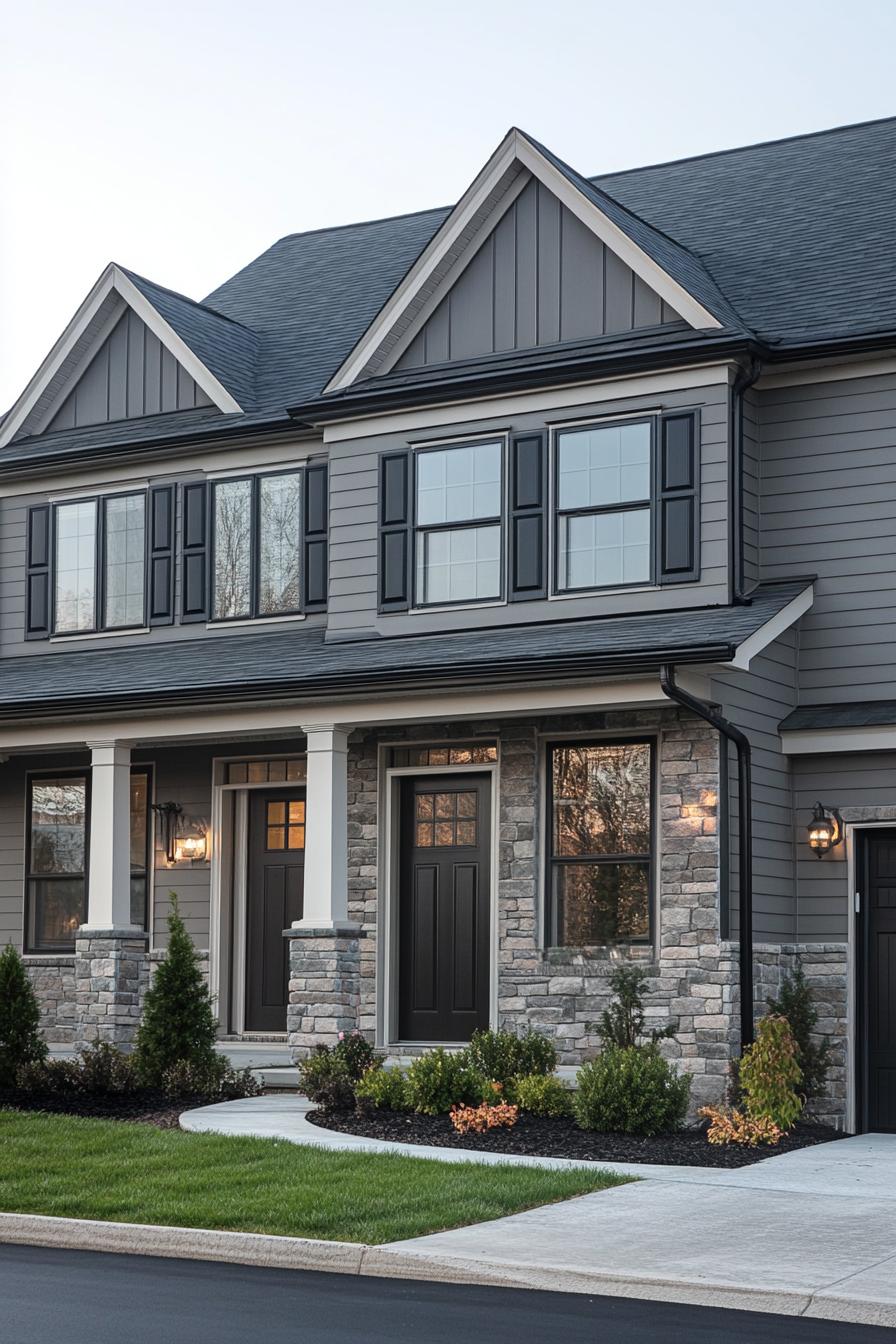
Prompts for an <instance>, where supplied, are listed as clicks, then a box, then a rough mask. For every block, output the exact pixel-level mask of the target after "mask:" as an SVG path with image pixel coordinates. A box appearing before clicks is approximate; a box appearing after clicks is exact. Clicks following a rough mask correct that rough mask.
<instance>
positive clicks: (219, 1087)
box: [162, 1055, 261, 1101]
mask: <svg viewBox="0 0 896 1344" xmlns="http://www.w3.org/2000/svg"><path fill="white" fill-rule="evenodd" d="M162 1091H163V1092H164V1093H165V1096H166V1097H167V1098H168V1100H169V1101H183V1100H186V1099H189V1098H193V1097H202V1098H203V1099H204V1100H208V1101H237V1100H239V1099H240V1098H241V1097H257V1096H258V1095H259V1094H260V1092H261V1086H260V1084H259V1083H258V1082H257V1080H256V1079H255V1078H253V1077H252V1074H251V1073H250V1071H249V1070H248V1069H235V1068H233V1066H232V1065H231V1064H230V1063H229V1062H228V1060H226V1059H225V1058H224V1056H223V1055H218V1056H217V1058H216V1059H215V1060H214V1062H213V1063H211V1064H193V1063H191V1062H190V1060H188V1059H182V1060H180V1061H179V1063H177V1064H172V1065H171V1067H170V1068H168V1069H166V1070H165V1072H164V1074H163V1075H162Z"/></svg>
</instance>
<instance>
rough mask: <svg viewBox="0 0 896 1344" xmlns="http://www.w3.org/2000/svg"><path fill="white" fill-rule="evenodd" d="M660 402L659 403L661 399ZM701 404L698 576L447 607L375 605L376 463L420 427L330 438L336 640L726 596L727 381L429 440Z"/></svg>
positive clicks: (663, 607) (506, 420) (454, 430)
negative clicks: (392, 609)
mask: <svg viewBox="0 0 896 1344" xmlns="http://www.w3.org/2000/svg"><path fill="white" fill-rule="evenodd" d="M660 403H661V404H660ZM694 407H698V408H699V410H700V433H701V442H700V578H699V581H697V582H694V583H683V584H669V585H668V586H666V587H662V588H659V587H645V588H628V589H616V590H615V591H614V590H612V589H607V590H606V591H603V592H601V591H597V592H595V593H593V594H589V595H587V596H582V597H579V596H576V597H562V598H556V599H553V600H545V601H532V602H516V603H512V604H507V603H504V604H495V603H490V604H486V605H483V606H479V607H477V606H463V607H461V608H455V609H451V608H449V609H446V610H442V611H436V610H432V611H422V610H420V611H410V612H404V613H397V612H396V613H390V614H383V613H379V612H378V611H377V593H378V580H377V546H378V534H377V524H378V472H379V460H380V457H381V455H382V454H383V453H386V452H395V451H397V450H401V449H404V448H406V447H407V444H408V442H409V439H410V440H419V439H420V438H421V436H420V435H413V434H412V435H408V434H405V433H402V434H381V435H375V436H370V437H368V438H358V439H357V440H351V439H347V440H344V441H340V442H335V443H331V444H330V445H329V458H330V590H329V606H328V620H327V633H328V638H330V639H348V638H362V637H364V636H365V635H370V634H373V633H376V634H380V635H406V634H418V633H420V634H422V633H425V632H426V631H437V630H451V629H458V628H466V629H482V628H490V627H494V626H497V625H517V624H519V623H521V622H535V621H545V620H550V621H557V620H562V619H563V618H564V617H567V618H570V619H573V618H576V617H583V616H610V615H620V614H624V613H630V612H639V611H668V610H670V609H673V608H679V607H688V606H697V607H699V606H712V605H718V604H724V603H727V601H728V502H727V501H728V386H727V383H720V384H719V385H718V386H712V387H703V388H699V389H685V390H682V391H681V392H669V393H664V394H663V396H662V398H661V399H660V400H659V402H658V400H657V399H656V398H653V399H647V398H641V399H638V398H626V399H620V400H619V401H614V402H606V401H604V402H599V403H596V404H594V405H577V406H575V407H572V408H570V409H568V410H567V409H561V410H552V411H550V412H547V413H545V412H540V413H536V412H527V413H525V414H520V415H511V416H507V415H504V416H501V417H495V418H494V419H489V420H476V421H470V422H469V423H467V424H462V425H457V424H454V425H451V426H450V428H446V429H444V430H439V429H438V428H435V429H432V430H431V431H429V432H427V434H426V436H425V437H426V440H427V441H432V442H436V441H439V440H442V439H445V440H454V441H458V442H463V441H467V440H469V439H473V438H483V437H485V436H486V435H489V434H495V435H497V434H507V433H524V432H527V431H529V430H535V429H542V428H544V425H545V423H546V421H549V422H550V423H551V424H559V423H561V422H562V421H564V420H575V421H578V422H587V421H588V420H589V418H593V419H594V420H595V421H599V420H607V419H612V418H613V417H614V416H615V415H630V414H632V413H635V414H637V413H639V412H641V411H643V412H645V413H650V412H656V411H657V410H675V409H678V408H682V409H684V408H694Z"/></svg>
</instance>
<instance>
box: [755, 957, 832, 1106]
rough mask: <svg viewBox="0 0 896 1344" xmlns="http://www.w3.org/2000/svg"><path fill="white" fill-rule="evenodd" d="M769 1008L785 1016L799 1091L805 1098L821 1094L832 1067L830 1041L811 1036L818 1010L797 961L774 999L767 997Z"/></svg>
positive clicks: (808, 1098)
mask: <svg viewBox="0 0 896 1344" xmlns="http://www.w3.org/2000/svg"><path fill="white" fill-rule="evenodd" d="M767 1003H768V1010H769V1012H770V1013H774V1014H776V1015H777V1016H778V1017H786V1019H787V1021H788V1023H789V1024H790V1030H791V1031H792V1032H793V1039H794V1040H795V1041H796V1062H797V1064H799V1066H800V1071H801V1072H802V1075H803V1079H802V1091H803V1095H804V1096H805V1098H806V1100H807V1101H812V1100H813V1099H814V1098H816V1097H822V1096H824V1089H825V1084H826V1083H827V1078H828V1071H829V1070H830V1067H831V1042H830V1041H829V1040H826V1039H822V1040H817V1039H813V1036H812V1033H813V1032H814V1030H815V1028H816V1026H817V1024H818V1009H817V1008H816V1006H815V1002H814V999H813V997H812V990H811V989H810V987H809V982H808V981H807V979H806V973H805V971H804V970H803V968H802V966H801V965H800V964H799V962H797V964H796V966H795V967H794V969H793V972H792V974H790V975H789V976H788V977H787V979H786V980H785V981H784V983H783V984H782V986H781V992H780V993H779V995H778V997H777V998H776V999H768V1000H767Z"/></svg>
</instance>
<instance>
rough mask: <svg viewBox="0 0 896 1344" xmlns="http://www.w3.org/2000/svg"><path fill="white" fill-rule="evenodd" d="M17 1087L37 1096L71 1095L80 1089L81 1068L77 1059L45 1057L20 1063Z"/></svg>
mask: <svg viewBox="0 0 896 1344" xmlns="http://www.w3.org/2000/svg"><path fill="white" fill-rule="evenodd" d="M16 1087H18V1088H19V1089H20V1091H22V1092H30V1093H33V1094H35V1095H37V1096H44V1097H61V1096H71V1095H73V1094H74V1093H77V1092H79V1091H80V1087H81V1070H80V1068H79V1066H78V1061H77V1060H75V1059H43V1060H36V1061H35V1062H34V1063H31V1064H22V1065H20V1067H19V1069H18V1071H17V1073H16Z"/></svg>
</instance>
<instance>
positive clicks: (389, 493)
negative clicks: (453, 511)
mask: <svg viewBox="0 0 896 1344" xmlns="http://www.w3.org/2000/svg"><path fill="white" fill-rule="evenodd" d="M410 562H411V455H410V453H409V452H402V453H384V454H383V456H382V458H381V459H380V544H379V570H380V575H379V590H380V611H407V609H408V607H409V606H410V604H411V584H410V569H411V563H410Z"/></svg>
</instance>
